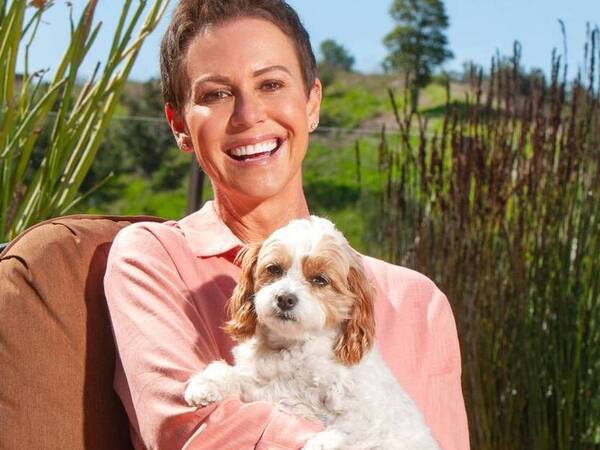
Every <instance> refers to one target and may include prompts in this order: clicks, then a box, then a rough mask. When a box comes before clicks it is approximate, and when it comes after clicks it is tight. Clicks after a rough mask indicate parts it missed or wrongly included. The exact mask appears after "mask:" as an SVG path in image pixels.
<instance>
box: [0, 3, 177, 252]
mask: <svg viewBox="0 0 600 450" xmlns="http://www.w3.org/2000/svg"><path fill="white" fill-rule="evenodd" d="M168 2H169V0H153V2H152V3H151V5H150V7H149V8H147V9H146V7H147V6H148V4H149V2H148V1H147V0H138V1H137V6H136V7H134V8H132V0H124V1H123V2H120V4H121V5H122V6H121V12H120V17H119V21H118V25H117V28H116V29H115V31H114V34H113V40H112V45H111V48H110V53H109V55H108V57H107V59H106V60H105V62H104V64H103V65H102V66H101V65H100V63H98V65H97V66H96V70H95V71H94V73H93V75H92V76H91V77H90V79H89V80H88V81H87V82H86V83H85V84H84V85H83V86H80V85H79V84H78V78H77V77H78V73H79V69H80V66H81V63H82V62H83V60H84V58H85V56H86V55H87V53H88V51H89V49H90V47H91V46H92V44H93V43H94V41H95V39H96V37H97V35H98V31H99V30H100V25H101V24H100V23H94V19H93V18H94V11H95V9H96V4H97V0H87V2H86V6H85V8H84V10H83V12H82V14H81V17H80V18H79V20H78V21H77V22H74V21H73V19H72V17H71V24H70V25H71V26H70V30H66V32H69V31H70V42H69V44H68V46H67V48H66V49H65V53H64V55H63V57H62V60H61V61H59V62H58V64H57V66H56V67H55V68H54V74H53V77H52V79H51V80H50V81H49V82H46V81H44V74H45V73H44V72H34V73H30V71H29V48H30V46H31V44H32V42H33V41H34V40H36V39H39V38H43V37H41V36H39V35H38V32H39V25H40V23H41V21H42V17H43V15H44V13H45V12H46V11H47V10H48V8H50V7H51V6H52V4H53V2H52V1H45V0H36V1H32V2H27V1H25V0H12V1H11V0H8V1H7V0H1V1H0V60H1V61H2V64H3V70H1V71H0V241H5V240H8V239H11V238H13V237H14V236H15V235H16V234H18V233H19V232H20V231H22V230H24V229H25V228H27V227H28V226H29V225H31V224H33V223H35V222H38V221H40V220H42V219H45V218H48V217H51V216H56V215H60V214H64V213H65V212H67V211H68V210H69V209H70V208H71V207H72V206H73V205H74V204H75V203H76V202H77V201H78V200H79V199H81V194H80V193H79V192H78V190H79V187H80V186H81V183H82V182H83V179H84V177H85V175H86V173H87V172H88V170H89V169H90V166H91V164H92V162H93V160H94V157H95V155H96V152H97V151H98V148H99V146H100V143H101V140H102V138H103V136H104V134H105V132H106V129H107V127H108V124H109V122H110V119H111V117H112V115H113V113H114V111H115V108H116V106H117V101H118V98H119V94H120V93H121V91H122V90H123V87H124V85H125V82H126V80H127V77H128V76H129V73H130V71H131V68H132V67H133V63H134V61H135V59H136V57H137V54H138V52H139V50H140V47H141V45H142V43H143V41H144V39H145V38H146V37H147V36H148V35H149V33H150V32H151V31H152V30H153V29H154V28H155V26H156V24H157V23H158V21H159V19H160V18H161V16H162V14H163V13H164V11H165V9H166V7H167V4H168ZM28 8H31V9H32V11H33V13H32V14H27V10H28ZM144 10H147V13H146V18H145V20H144V21H143V23H141V26H139V27H138V24H140V21H141V19H142V15H143V13H144ZM138 28H139V29H138ZM22 51H24V52H25V58H24V60H25V70H24V73H23V74H17V72H16V63H17V58H18V56H19V53H20V52H22ZM44 127H47V128H49V129H51V132H50V138H49V143H48V145H47V146H46V147H45V148H43V149H42V153H43V159H42V161H41V163H39V162H36V160H35V158H33V157H32V156H33V154H34V148H35V146H36V143H38V137H39V136H40V134H41V130H42V129H43V128H44Z"/></svg>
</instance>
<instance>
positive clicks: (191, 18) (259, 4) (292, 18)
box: [160, 0, 317, 111]
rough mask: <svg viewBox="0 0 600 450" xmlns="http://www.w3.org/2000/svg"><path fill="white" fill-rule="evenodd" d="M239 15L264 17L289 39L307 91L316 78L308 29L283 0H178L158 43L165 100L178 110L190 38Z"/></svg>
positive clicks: (181, 107) (183, 102) (181, 104)
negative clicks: (183, 64)
mask: <svg viewBox="0 0 600 450" xmlns="http://www.w3.org/2000/svg"><path fill="white" fill-rule="evenodd" d="M240 17H256V18H261V19H265V20H268V21H269V22H272V23H273V24H274V25H276V26H277V27H279V29H280V30H281V31H283V33H284V34H286V35H287V36H288V37H289V38H290V39H291V40H292V42H293V44H294V47H295V48H296V54H297V56H298V61H299V63H300V69H301V72H302V78H303V81H304V85H305V88H306V92H307V94H308V93H309V92H310V90H311V89H312V86H313V84H314V82H315V78H316V77H317V64H316V61H315V55H314V53H313V51H312V48H311V45H310V37H309V35H308V32H307V31H306V29H305V28H304V26H303V25H302V23H301V21H300V18H299V17H298V14H296V11H294V9H293V8H292V7H291V6H290V5H288V4H287V3H286V2H285V1H284V0H180V2H179V3H178V5H177V7H176V8H175V10H174V11H173V16H172V17H171V22H170V23H169V26H168V28H167V31H166V32H165V34H164V36H163V39H162V42H161V46H160V75H161V81H162V93H163V99H164V101H165V103H169V104H171V106H172V107H173V108H175V109H176V110H179V111H181V110H182V109H183V105H184V104H185V101H186V98H184V95H183V87H184V84H185V83H184V80H183V79H182V78H183V75H184V74H183V72H182V70H181V65H182V62H183V57H184V55H185V52H186V50H187V48H188V45H189V44H190V41H191V40H192V39H193V38H194V37H195V36H196V35H197V34H198V33H199V32H201V31H202V30H204V29H205V28H206V27H207V26H210V25H217V24H222V23H224V22H227V21H229V20H232V19H236V18H240Z"/></svg>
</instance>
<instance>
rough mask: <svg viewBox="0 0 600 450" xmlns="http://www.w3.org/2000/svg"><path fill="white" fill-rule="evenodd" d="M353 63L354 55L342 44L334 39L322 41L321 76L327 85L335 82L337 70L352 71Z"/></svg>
mask: <svg viewBox="0 0 600 450" xmlns="http://www.w3.org/2000/svg"><path fill="white" fill-rule="evenodd" d="M353 65H354V57H353V56H352V55H350V53H349V52H348V50H346V49H345V48H344V47H343V46H342V45H341V44H338V43H337V42H336V41H334V40H333V39H326V40H324V41H323V42H321V59H320V60H319V78H320V79H321V82H322V83H323V84H324V85H325V86H327V85H329V84H331V83H332V82H333V80H334V78H335V74H336V72H339V71H345V72H351V71H352V66H353Z"/></svg>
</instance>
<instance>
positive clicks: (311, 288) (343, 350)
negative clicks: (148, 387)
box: [185, 216, 438, 450]
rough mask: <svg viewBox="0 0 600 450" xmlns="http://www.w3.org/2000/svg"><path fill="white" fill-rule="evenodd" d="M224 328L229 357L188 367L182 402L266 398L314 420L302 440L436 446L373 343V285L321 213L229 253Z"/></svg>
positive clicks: (330, 444)
mask: <svg viewBox="0 0 600 450" xmlns="http://www.w3.org/2000/svg"><path fill="white" fill-rule="evenodd" d="M238 259H239V261H241V266H242V275H241V279H240V282H239V284H238V286H237V287H236V289H235V291H234V293H233V296H232V298H231V299H230V301H229V305H228V307H229V313H230V316H231V320H230V321H229V322H228V324H227V331H228V332H229V333H230V334H231V335H232V336H233V337H234V338H235V339H236V340H238V341H239V342H240V344H239V345H237V346H236V347H235V348H234V350H233V354H234V357H235V366H233V367H232V366H229V365H228V364H227V363H225V362H224V361H216V362H213V363H211V364H210V365H208V366H207V367H206V369H205V370H204V371H202V372H201V373H199V374H197V375H195V376H193V377H192V378H191V379H190V381H189V383H188V386H187V389H186V391H185V399H186V401H187V402H188V403H189V404H190V405H195V406H205V405H207V404H209V403H212V402H216V401H220V400H222V399H223V398H224V397H226V396H238V397H239V398H241V399H242V400H243V401H245V402H252V401H258V400H268V401H271V402H273V403H275V404H277V405H278V406H279V407H280V408H282V409H284V410H286V411H288V412H291V413H294V414H297V415H300V416H303V417H305V418H308V419H311V420H316V421H320V422H322V423H323V424H324V425H325V430H324V431H322V432H320V433H317V434H316V435H315V436H313V437H312V438H311V439H310V440H309V441H308V443H307V444H306V446H305V447H304V448H305V449H386V450H389V449H405V450H417V449H418V450H430V449H431V450H433V449H438V446H437V445H436V443H435V440H434V439H433V438H432V436H431V433H430V431H429V429H428V428H427V426H426V425H425V423H424V421H423V417H422V416H421V413H420V412H419V411H418V409H417V407H416V406H415V404H414V403H413V401H412V400H411V399H410V397H409V396H408V395H407V394H406V393H405V392H404V391H403V390H402V388H401V387H400V386H399V385H398V383H397V382H396V380H395V379H394V376H393V375H392V373H391V372H390V370H389V369H388V367H387V366H386V365H385V363H384V362H383V359H382V358H381V356H380V354H379V352H378V351H377V350H376V349H375V348H374V347H373V341H374V334H375V321H374V317H373V315H374V313H373V293H372V288H371V286H370V284H369V282H368V281H367V279H366V277H365V275H364V271H363V268H362V263H361V261H360V259H359V257H358V255H356V254H355V253H354V251H353V250H352V249H351V248H350V246H349V244H348V242H347V241H346V239H345V238H344V237H343V235H342V234H341V233H340V232H339V231H338V230H336V229H335V227H334V225H333V224H332V223H331V222H329V221H328V220H325V219H322V218H319V217H314V216H313V217H311V218H310V219H302V220H294V221H292V222H290V223H289V225H287V226H285V227H284V228H281V229H279V230H277V231H275V232H274V233H273V234H272V235H271V236H270V237H269V238H267V239H266V240H265V241H264V242H263V243H262V244H255V245H250V246H247V247H246V248H245V249H244V250H242V252H241V253H240V255H239V256H238Z"/></svg>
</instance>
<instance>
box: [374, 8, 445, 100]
mask: <svg viewBox="0 0 600 450" xmlns="http://www.w3.org/2000/svg"><path fill="white" fill-rule="evenodd" d="M390 14H391V16H392V18H393V19H394V20H395V21H396V22H397V23H398V25H397V27H396V28H395V29H394V30H392V31H391V32H390V33H389V34H388V35H387V36H386V37H385V38H384V41H383V42H384V44H385V46H386V47H387V48H388V50H389V52H390V53H389V55H388V56H387V58H386V59H385V61H384V68H385V69H386V70H387V71H391V70H395V71H403V72H405V73H406V74H407V80H408V79H410V89H411V103H412V109H413V111H415V110H416V109H417V106H418V94H419V89H421V88H423V87H425V86H426V85H427V84H428V83H429V81H430V80H431V75H432V73H433V70H434V68H435V67H437V66H439V65H440V64H442V63H443V62H444V61H445V60H447V59H449V58H451V57H452V52H451V51H450V50H449V48H448V41H447V38H446V36H445V34H444V31H445V30H446V28H448V16H447V15H446V11H445V8H444V3H443V2H442V0H394V3H392V6H391V8H390Z"/></svg>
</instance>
